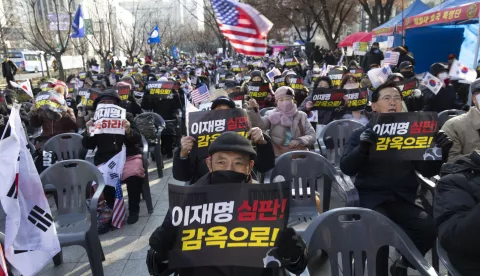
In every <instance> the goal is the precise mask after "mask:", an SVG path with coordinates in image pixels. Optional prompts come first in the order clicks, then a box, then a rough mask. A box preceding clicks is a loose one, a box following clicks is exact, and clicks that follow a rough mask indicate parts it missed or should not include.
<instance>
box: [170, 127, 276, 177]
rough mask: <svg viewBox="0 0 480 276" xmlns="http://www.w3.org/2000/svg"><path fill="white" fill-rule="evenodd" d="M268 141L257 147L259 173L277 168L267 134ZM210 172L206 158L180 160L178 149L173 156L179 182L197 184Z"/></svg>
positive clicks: (256, 165) (256, 167)
mask: <svg viewBox="0 0 480 276" xmlns="http://www.w3.org/2000/svg"><path fill="white" fill-rule="evenodd" d="M263 137H264V138H265V140H266V141H267V143H266V144H264V145H256V147H257V160H256V161H255V166H254V169H255V170H257V171H259V172H262V173H263V172H267V171H268V170H270V169H273V167H275V153H274V152H273V146H272V141H271V139H270V137H269V136H268V135H266V134H264V135H263ZM208 172H209V170H208V167H207V163H206V160H205V158H193V157H190V155H189V156H188V157H187V158H186V159H182V158H180V148H177V149H176V150H175V152H174V155H173V168H172V173H173V178H175V179H176V180H179V181H190V183H195V182H196V181H197V180H198V179H200V178H202V177H203V176H204V175H206V174H208Z"/></svg>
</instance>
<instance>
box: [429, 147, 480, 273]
mask: <svg viewBox="0 0 480 276" xmlns="http://www.w3.org/2000/svg"><path fill="white" fill-rule="evenodd" d="M441 176H442V178H441V179H440V180H439V181H438V182H437V186H436V188H435V200H434V218H435V225H436V228H437V231H438V239H439V241H440V244H441V245H442V247H443V248H444V249H445V251H446V252H447V254H448V257H449V259H450V261H451V263H452V264H453V266H454V267H455V268H456V269H457V270H458V271H459V272H460V274H461V275H462V276H477V275H480V262H479V261H478V256H480V235H479V233H480V219H479V218H480V152H479V151H475V152H473V153H472V154H470V155H469V156H466V157H461V158H459V159H458V160H457V161H455V162H454V163H447V164H445V165H443V167H442V170H441Z"/></svg>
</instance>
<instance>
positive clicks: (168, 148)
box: [141, 77, 182, 158]
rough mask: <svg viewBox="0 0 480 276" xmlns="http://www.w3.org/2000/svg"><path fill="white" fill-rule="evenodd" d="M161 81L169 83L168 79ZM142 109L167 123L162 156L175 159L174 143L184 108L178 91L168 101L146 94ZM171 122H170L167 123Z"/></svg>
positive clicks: (163, 132)
mask: <svg viewBox="0 0 480 276" xmlns="http://www.w3.org/2000/svg"><path fill="white" fill-rule="evenodd" d="M159 81H168V79H167V78H165V77H161V78H160V79H159ZM141 107H142V108H143V109H144V110H152V111H153V112H155V113H157V114H158V115H160V116H162V118H163V119H164V120H165V121H166V122H165V123H166V125H165V129H164V130H163V131H162V137H161V139H162V154H166V155H167V158H172V157H173V142H174V140H175V137H176V136H177V130H178V126H177V120H178V115H179V110H180V109H181V108H182V101H181V98H180V95H179V93H178V91H177V90H172V93H171V94H170V95H169V97H168V98H166V99H161V98H154V97H152V95H149V94H147V93H145V95H144V96H143V99H142V105H141ZM168 120H169V122H167V121H168Z"/></svg>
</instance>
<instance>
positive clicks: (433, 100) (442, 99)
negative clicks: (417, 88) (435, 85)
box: [422, 86, 462, 112]
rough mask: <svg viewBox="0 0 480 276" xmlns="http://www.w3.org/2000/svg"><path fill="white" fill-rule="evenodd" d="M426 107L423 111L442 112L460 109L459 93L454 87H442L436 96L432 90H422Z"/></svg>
mask: <svg viewBox="0 0 480 276" xmlns="http://www.w3.org/2000/svg"><path fill="white" fill-rule="evenodd" d="M422 94H423V99H424V103H425V106H424V108H423V111H435V112H442V111H444V110H448V109H460V108H461V107H462V105H461V104H459V103H458V102H457V93H456V92H455V89H454V88H453V87H452V86H446V87H442V88H441V89H440V91H438V93H437V95H435V94H434V93H433V92H432V91H431V90H430V89H428V88H424V89H423V90H422Z"/></svg>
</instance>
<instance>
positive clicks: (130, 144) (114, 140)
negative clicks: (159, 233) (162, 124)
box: [82, 89, 145, 224]
mask: <svg viewBox="0 0 480 276" xmlns="http://www.w3.org/2000/svg"><path fill="white" fill-rule="evenodd" d="M120 102H121V100H120V96H119V95H118V93H117V92H116V91H115V90H113V89H107V90H105V91H103V92H102V93H101V94H100V95H99V96H98V97H97V98H96V99H95V101H94V102H93V109H94V110H96V109H97V106H98V105H99V104H114V105H118V106H119V105H120ZM93 124H94V121H93V118H92V119H90V120H89V121H88V122H87V124H86V126H87V128H89V127H91V126H93ZM124 125H125V134H124V135H121V134H96V135H94V136H90V132H89V131H85V133H84V135H83V140H82V144H83V147H84V148H86V149H92V150H93V149H95V148H96V149H97V150H96V152H95V157H94V164H95V166H100V165H101V164H103V163H105V162H108V160H110V159H111V158H112V157H114V156H115V155H116V154H117V153H119V152H120V151H121V150H122V147H123V146H124V145H125V147H126V151H127V152H126V154H127V159H126V161H125V165H124V167H123V173H122V181H123V182H125V183H127V192H128V210H129V214H128V219H127V223H128V224H134V223H136V222H137V221H138V215H139V211H140V193H141V192H142V184H143V178H144V177H145V170H144V169H143V161H142V155H141V151H140V146H139V145H141V144H142V137H141V134H140V132H139V131H138V129H137V127H136V124H135V121H134V120H133V115H132V114H131V113H128V112H127V114H126V119H125V120H124ZM103 194H104V197H105V201H106V202H107V205H108V206H109V207H110V208H111V209H113V205H114V203H115V187H111V186H105V190H104V191H103Z"/></svg>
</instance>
